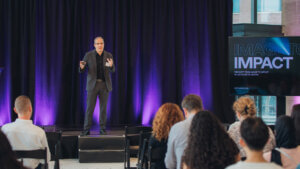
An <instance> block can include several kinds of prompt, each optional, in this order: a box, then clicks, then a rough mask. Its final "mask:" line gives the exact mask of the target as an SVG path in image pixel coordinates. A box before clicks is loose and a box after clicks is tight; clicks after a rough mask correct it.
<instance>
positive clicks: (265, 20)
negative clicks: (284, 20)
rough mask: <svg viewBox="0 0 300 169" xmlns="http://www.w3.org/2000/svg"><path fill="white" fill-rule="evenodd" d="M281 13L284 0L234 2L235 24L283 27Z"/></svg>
mask: <svg viewBox="0 0 300 169" xmlns="http://www.w3.org/2000/svg"><path fill="white" fill-rule="evenodd" d="M255 3H256V4H257V8H254V4H255ZM255 10H257V12H255ZM281 11H282V0H233V11H232V13H233V24H238V23H252V24H270V25H281ZM254 16H256V18H255V17H254Z"/></svg>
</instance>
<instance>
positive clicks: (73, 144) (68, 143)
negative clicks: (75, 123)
mask: <svg viewBox="0 0 300 169" xmlns="http://www.w3.org/2000/svg"><path fill="white" fill-rule="evenodd" d="M43 128H44V129H45V131H46V133H47V132H61V133H62V137H61V148H60V155H59V156H60V159H70V158H72V159H74V158H78V137H79V135H80V133H81V130H80V129H76V128H74V129H70V128H65V129H63V128H53V127H43ZM124 128H125V127H121V128H120V127H115V128H109V129H106V131H107V135H104V137H106V136H124ZM84 137H101V135H99V130H98V129H97V128H96V129H95V128H93V129H92V130H91V131H90V135H88V136H84ZM49 139H50V138H48V144H49V148H50V151H51V153H53V152H55V149H54V147H55V145H54V144H55V143H54V142H51V141H49Z"/></svg>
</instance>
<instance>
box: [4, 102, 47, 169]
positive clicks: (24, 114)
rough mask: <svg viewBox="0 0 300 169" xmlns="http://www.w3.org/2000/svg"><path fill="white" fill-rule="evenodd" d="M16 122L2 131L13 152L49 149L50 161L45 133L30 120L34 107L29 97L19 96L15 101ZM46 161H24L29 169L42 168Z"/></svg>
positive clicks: (9, 124) (6, 125)
mask: <svg viewBox="0 0 300 169" xmlns="http://www.w3.org/2000/svg"><path fill="white" fill-rule="evenodd" d="M14 111H15V113H17V115H18V118H17V119H16V121H15V122H12V123H8V124H5V125H4V126H2V128H1V130H2V131H3V133H4V134H5V135H6V136H7V138H8V140H9V142H10V144H11V146H12V148H13V150H36V149H44V148H45V147H46V148H47V160H48V162H49V161H50V157H51V156H50V151H49V146H48V142H47V138H46V134H45V131H44V130H43V129H41V128H40V127H38V126H36V125H34V124H33V123H32V120H30V118H31V115H32V105H31V101H30V99H29V97H27V96H19V97H17V98H16V100H15V107H14ZM40 163H44V160H35V159H24V160H23V164H24V166H26V167H28V168H40V167H41V165H40Z"/></svg>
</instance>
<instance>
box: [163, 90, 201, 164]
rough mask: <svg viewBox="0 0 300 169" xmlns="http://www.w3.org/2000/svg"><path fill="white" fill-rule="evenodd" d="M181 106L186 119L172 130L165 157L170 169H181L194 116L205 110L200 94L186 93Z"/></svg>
mask: <svg viewBox="0 0 300 169" xmlns="http://www.w3.org/2000/svg"><path fill="white" fill-rule="evenodd" d="M181 107H182V109H183V112H184V115H185V118H186V119H185V120H183V121H180V122H178V123H176V124H174V125H173V126H172V128H171V130H170V133H169V137H168V146H167V153H166V157H165V165H166V167H167V168H168V169H175V168H177V169H180V166H181V157H182V154H183V152H184V149H185V148H186V146H187V140H188V135H189V130H190V125H191V123H192V120H193V117H194V116H195V114H196V113H198V112H199V111H201V110H203V104H202V99H201V97H200V96H198V95H194V94H189V95H186V96H185V97H184V98H183V100H182V102H181Z"/></svg>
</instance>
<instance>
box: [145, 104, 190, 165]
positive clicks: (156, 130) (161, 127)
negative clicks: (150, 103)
mask: <svg viewBox="0 0 300 169" xmlns="http://www.w3.org/2000/svg"><path fill="white" fill-rule="evenodd" d="M183 119H184V117H183V112H182V111H181V110H180V108H179V106H178V105H176V104H174V103H165V104H163V105H162V106H161V107H160V108H159V109H158V111H157V112H156V115H155V117H154V120H153V123H152V128H153V132H152V136H151V137H150V139H149V147H150V146H151V147H152V148H156V147H162V148H163V149H165V150H166V151H167V140H168V136H169V132H170V129H171V127H172V126H173V125H174V124H175V123H177V122H179V121H182V120H183ZM150 168H151V169H164V168H166V166H165V163H164V158H162V159H161V160H160V161H159V162H155V163H151V164H150Z"/></svg>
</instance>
